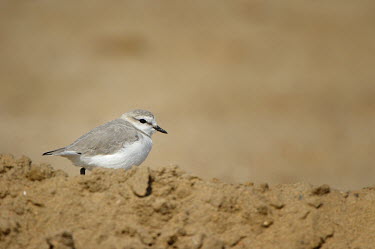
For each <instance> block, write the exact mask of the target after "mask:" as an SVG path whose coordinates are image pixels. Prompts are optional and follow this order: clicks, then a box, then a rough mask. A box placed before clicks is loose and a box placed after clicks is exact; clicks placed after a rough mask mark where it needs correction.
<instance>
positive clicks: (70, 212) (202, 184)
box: [0, 155, 375, 249]
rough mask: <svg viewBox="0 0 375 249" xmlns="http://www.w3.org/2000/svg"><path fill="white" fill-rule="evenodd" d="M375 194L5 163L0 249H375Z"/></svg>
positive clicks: (178, 173) (6, 159) (166, 170)
mask: <svg viewBox="0 0 375 249" xmlns="http://www.w3.org/2000/svg"><path fill="white" fill-rule="evenodd" d="M374 213H375V188H373V187H372V188H365V189H362V190H358V191H347V192H342V191H338V190H335V189H332V188H330V187H329V186H328V185H321V186H311V185H308V184H303V183H296V184H281V185H275V186H268V185H267V184H260V185H257V184H255V185H254V184H253V183H250V182H248V183H245V184H227V183H224V182H222V181H220V180H211V181H205V180H202V179H200V178H198V177H195V176H192V175H189V174H186V173H184V172H183V171H182V170H181V169H180V168H178V167H173V166H170V167H162V168H159V169H150V168H148V167H145V166H141V167H133V168H132V169H131V170H128V171H124V170H111V169H96V170H94V171H93V172H91V174H89V175H86V176H70V177H68V176H67V174H66V173H64V172H63V171H61V170H58V171H55V170H53V169H52V167H50V166H49V165H46V164H41V165H37V164H32V163H31V161H30V159H29V158H27V157H22V158H20V159H17V160H15V159H14V158H13V157H12V156H10V155H2V156H0V248H8V249H13V248H38V249H44V248H45V249H51V248H52V249H69V248H71V249H73V248H76V249H80V248H102V249H106V248H108V249H109V248H110V249H116V248H119V249H120V248H121V249H125V248H126V249H130V248H134V249H141V248H160V249H161V248H175V249H177V248H189V249H190V248H202V249H203V248H207V249H225V248H244V249H245V248H259V249H260V248H262V249H266V248H270V249H271V248H272V249H277V248H280V249H282V248H290V249H317V248H319V249H328V248H330V249H343V248H361V249H366V248H368V249H370V248H374V245H375V236H374V233H375V216H374Z"/></svg>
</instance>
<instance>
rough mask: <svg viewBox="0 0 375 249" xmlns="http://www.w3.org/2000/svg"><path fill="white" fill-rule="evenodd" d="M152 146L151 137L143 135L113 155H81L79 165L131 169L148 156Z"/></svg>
mask: <svg viewBox="0 0 375 249" xmlns="http://www.w3.org/2000/svg"><path fill="white" fill-rule="evenodd" d="M151 148H152V140H151V138H150V137H148V136H145V135H142V137H141V139H139V140H138V141H136V142H134V143H132V144H126V146H125V147H124V148H122V149H120V150H119V151H117V152H116V153H114V154H112V155H97V156H84V155H81V157H80V161H81V162H80V163H79V165H77V164H76V165H77V166H83V167H87V168H91V167H104V168H114V169H120V168H123V169H129V168H130V167H131V166H133V165H140V164H141V163H142V162H143V161H144V160H145V159H146V157H147V156H148V154H149V153H150V151H151Z"/></svg>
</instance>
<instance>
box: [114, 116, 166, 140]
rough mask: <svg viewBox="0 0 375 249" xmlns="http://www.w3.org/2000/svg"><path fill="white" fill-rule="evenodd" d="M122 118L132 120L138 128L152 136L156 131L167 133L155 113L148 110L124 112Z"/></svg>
mask: <svg viewBox="0 0 375 249" xmlns="http://www.w3.org/2000/svg"><path fill="white" fill-rule="evenodd" d="M121 118H122V119H124V120H126V121H128V122H130V123H131V124H132V125H134V126H135V127H136V128H137V129H139V130H141V131H143V132H144V133H146V134H147V135H149V136H151V135H152V134H154V132H155V131H160V132H161V133H165V134H167V131H166V130H164V129H162V128H161V127H160V126H159V125H158V124H157V123H156V120H155V117H154V115H153V114H152V113H151V112H149V111H146V110H134V111H131V112H127V113H124V114H122V116H121Z"/></svg>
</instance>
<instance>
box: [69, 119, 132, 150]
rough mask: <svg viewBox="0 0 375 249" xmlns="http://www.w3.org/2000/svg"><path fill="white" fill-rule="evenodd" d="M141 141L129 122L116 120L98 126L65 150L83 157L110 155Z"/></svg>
mask: <svg viewBox="0 0 375 249" xmlns="http://www.w3.org/2000/svg"><path fill="white" fill-rule="evenodd" d="M137 140H139V135H138V134H137V130H136V129H135V128H134V127H133V126H132V125H131V124H130V123H128V122H127V121H125V120H122V119H115V120H113V121H111V122H108V123H106V124H104V125H101V126H98V127H96V128H94V129H92V130H91V131H89V132H88V133H86V134H85V135H83V136H82V137H80V138H78V139H77V140H76V141H75V142H74V143H72V144H71V145H69V146H67V147H66V148H65V150H66V151H74V152H76V153H81V154H83V155H88V156H90V155H108V154H112V153H115V152H116V151H118V150H120V149H121V148H123V147H124V146H125V144H126V143H132V142H135V141H137Z"/></svg>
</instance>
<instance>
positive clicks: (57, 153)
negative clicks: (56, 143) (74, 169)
mask: <svg viewBox="0 0 375 249" xmlns="http://www.w3.org/2000/svg"><path fill="white" fill-rule="evenodd" d="M64 151H65V147H64V148H60V149H57V150H51V151H47V152H44V153H43V154H42V156H55V155H60V154H61V152H64Z"/></svg>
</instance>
